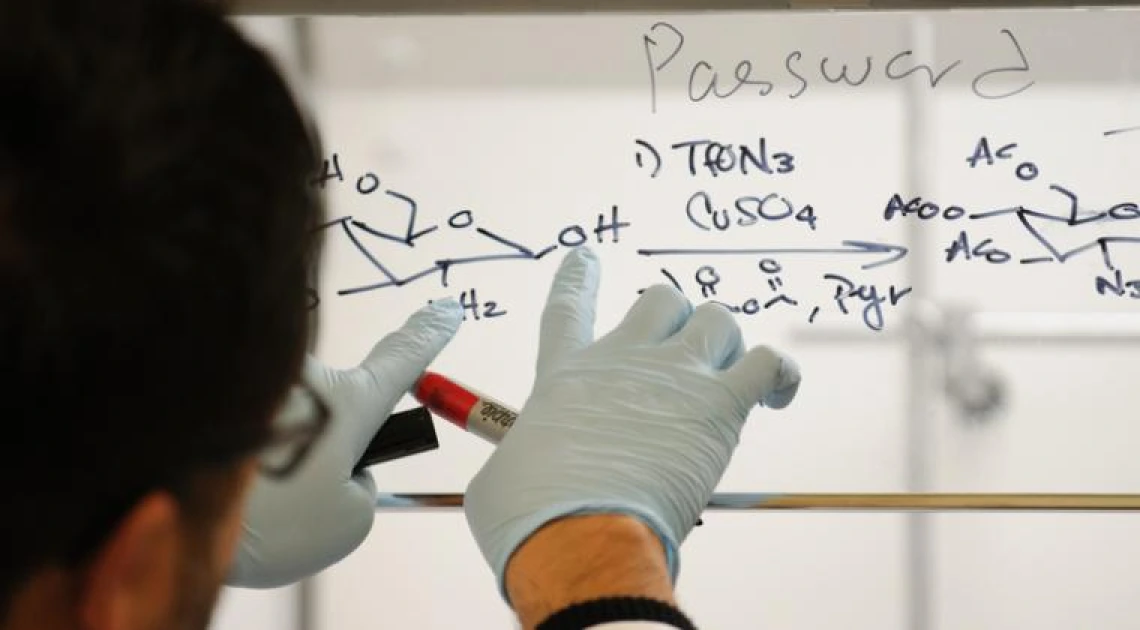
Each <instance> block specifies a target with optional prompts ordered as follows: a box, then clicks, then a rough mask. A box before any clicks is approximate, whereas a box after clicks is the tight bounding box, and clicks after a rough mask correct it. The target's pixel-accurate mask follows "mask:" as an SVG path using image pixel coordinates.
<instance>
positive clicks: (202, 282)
mask: <svg viewBox="0 0 1140 630" xmlns="http://www.w3.org/2000/svg"><path fill="white" fill-rule="evenodd" d="M315 151H316V150H315V148H314V146H313V144H312V142H311V140H310V136H309V130H308V129H307V127H306V125H305V121H304V119H303V117H302V116H301V115H300V113H299V112H298V110H297V108H296V106H295V103H294V101H293V100H292V98H291V96H290V94H289V92H288V89H287V87H286V86H285V84H284V83H283V82H282V79H281V78H280V76H279V74H278V73H277V72H276V71H275V69H274V68H273V66H272V64H271V63H270V62H269V60H268V59H267V58H266V56H264V55H263V54H262V53H260V52H259V51H257V50H256V49H254V48H252V47H251V46H250V45H249V44H247V43H246V42H245V41H244V40H243V39H242V38H241V37H240V36H239V34H238V33H237V32H236V31H235V30H234V29H233V28H232V26H230V25H229V24H228V23H227V22H226V21H225V20H224V19H223V18H222V17H221V16H219V15H217V14H216V12H215V11H214V10H212V9H211V8H210V5H209V4H207V3H204V2H198V1H190V0H114V1H106V0H34V1H28V2H4V3H2V4H0V366H2V367H0V421H2V422H3V425H2V426H3V430H4V433H3V435H2V436H0V514H2V515H3V516H2V517H0V518H2V523H3V524H2V525H0V527H2V532H3V535H2V538H3V543H2V544H3V546H4V552H3V555H2V556H0V598H2V600H3V602H7V600H9V599H10V596H11V594H12V592H13V591H14V590H16V589H18V588H19V586H20V584H22V583H23V582H24V581H26V580H27V579H28V578H29V576H31V575H33V574H35V573H36V572H37V571H39V570H41V569H42V568H43V567H47V566H56V567H65V568H66V567H74V566H80V565H82V563H83V562H84V561H85V560H86V559H87V558H89V557H90V556H91V555H92V554H93V553H94V552H95V551H97V550H98V549H99V547H100V545H101V544H102V541H104V540H105V539H106V537H107V536H108V534H109V532H111V531H113V530H114V528H115V527H116V525H117V523H118V520H119V519H121V518H122V517H123V515H124V513H125V512H127V511H128V510H129V509H130V507H131V506H132V505H133V504H134V503H135V502H137V501H138V500H139V498H140V497H142V496H144V495H146V494H147V493H149V492H152V491H155V490H163V489H166V490H170V491H171V492H172V493H173V494H174V496H176V497H178V498H179V500H180V501H181V500H183V499H185V502H184V503H185V506H192V505H193V503H194V502H193V501H191V500H190V499H189V498H186V497H185V496H182V495H180V494H179V493H180V492H182V491H183V490H184V489H185V488H188V487H190V486H191V485H192V483H191V482H192V480H193V478H194V477H195V475H197V474H199V473H204V472H206V471H208V470H209V469H210V467H212V466H226V465H231V464H233V463H234V462H235V461H238V460H239V459H240V458H242V457H243V456H248V455H250V454H252V453H253V452H254V451H255V450H256V449H257V448H258V446H259V445H260V444H261V443H262V441H263V440H264V439H265V438H266V435H267V432H268V430H269V421H270V419H271V416H272V414H273V412H274V411H275V409H276V408H277V405H278V404H279V403H280V401H281V399H282V396H283V394H284V392H285V391H286V389H287V387H288V386H289V385H290V383H291V382H293V381H294V380H295V379H296V376H297V374H298V370H299V367H300V361H301V359H302V357H303V352H304V346H305V334H306V328H307V327H306V313H307V305H306V298H307V295H306V288H305V281H306V276H307V273H308V271H309V265H310V262H311V258H312V256H313V255H314V254H315V251H314V248H313V238H314V231H313V228H314V226H315V225H316V224H317V222H318V221H319V220H320V217H319V205H318V203H317V202H316V201H315V199H314V196H313V194H312V188H311V187H310V186H309V185H308V177H309V176H311V175H312V173H313V171H314V167H315V164H316V162H317V159H318V156H317V155H316V154H315ZM185 506H184V507H185ZM186 511H187V513H188V514H192V512H193V508H192V507H186ZM0 608H2V606H0ZM2 619H3V611H2V610H0V620H2ZM0 625H2V621H0Z"/></svg>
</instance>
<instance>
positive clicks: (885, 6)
mask: <svg viewBox="0 0 1140 630" xmlns="http://www.w3.org/2000/svg"><path fill="white" fill-rule="evenodd" d="M231 5H232V6H233V7H234V10H235V12H236V13H238V14H242V15H432V14H463V13H483V14H492V13H520V14H535V13H582V12H587V13H664V12H669V13H673V12H677V13H688V12H709V11H821V10H822V11H829V10H847V11H866V10H872V11H908V10H931V9H975V10H987V9H1030V8H1055V9H1065V8H1121V7H1129V6H1138V5H1140V1H1138V2H1130V1H1117V2H1112V1H1109V2H1103V1H1102V2H1093V3H1082V2H1073V1H1071V0H605V1H601V0H234V1H233V2H231Z"/></svg>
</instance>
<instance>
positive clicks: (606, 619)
mask: <svg viewBox="0 0 1140 630" xmlns="http://www.w3.org/2000/svg"><path fill="white" fill-rule="evenodd" d="M616 621H654V622H657V623H665V624H669V625H671V626H673V627H675V628H679V629H680V630H697V627H696V626H695V625H693V622H692V621H689V618H688V617H686V616H685V614H684V613H682V612H681V611H680V610H678V609H677V608H675V607H673V606H671V605H669V604H666V603H665V602H662V601H659V600H656V599H650V598H648V597H605V598H602V599H594V600H591V601H588V602H581V603H578V604H573V605H571V606H568V607H566V608H563V609H562V610H560V611H558V612H556V613H554V614H553V615H551V616H550V617H547V618H546V620H545V621H543V622H542V623H540V624H538V626H537V628H536V630H584V629H585V628H590V627H592V626H597V625H601V624H603V623H613V622H616Z"/></svg>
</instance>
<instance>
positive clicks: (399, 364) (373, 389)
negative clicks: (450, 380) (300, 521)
mask: <svg viewBox="0 0 1140 630" xmlns="http://www.w3.org/2000/svg"><path fill="white" fill-rule="evenodd" d="M462 322H463V308H462V307H461V306H460V305H459V303H458V302H456V301H455V300H454V299H453V298H446V299H443V300H436V301H435V302H432V303H431V304H429V305H427V306H425V307H423V308H421V309H419V310H418V311H416V312H415V313H413V314H412V316H411V317H409V318H408V320H407V321H406V322H405V323H404V325H403V326H401V327H400V328H399V329H397V330H395V331H393V332H391V333H389V334H387V335H385V336H384V338H382V339H381V340H380V341H378V342H377V343H376V345H375V346H373V348H372V351H371V352H369V353H368V358H366V359H365V360H364V362H363V363H361V364H360V367H359V368H357V369H359V370H363V371H364V372H365V373H366V374H368V375H369V376H370V377H371V378H366V379H361V380H359V381H357V382H359V383H360V384H359V385H356V383H355V382H354V383H353V384H354V385H355V386H357V387H366V388H370V389H369V390H368V391H359V392H356V395H357V396H360V397H363V398H366V399H377V403H378V406H381V407H383V406H392V405H395V404H396V403H397V402H398V401H399V399H400V397H401V396H403V395H404V394H405V393H407V392H408V391H409V390H410V389H411V388H412V387H413V386H414V385H415V383H416V381H417V380H418V379H419V378H420V376H422V375H423V373H424V371H425V370H427V368H428V365H430V364H431V362H432V361H434V360H435V358H436V356H438V355H439V353H440V352H442V351H443V348H444V347H445V346H446V345H447V344H448V342H450V341H451V339H452V337H454V336H455V333H456V331H457V330H459V325H460V324H461V323H462ZM344 380H346V381H355V379H344ZM383 411H384V410H377V413H365V414H363V415H364V417H358V418H353V419H352V422H351V424H352V428H351V431H352V444H353V445H354V447H355V448H356V449H357V450H358V451H359V452H357V453H356V456H357V457H359V456H360V455H362V454H363V453H364V449H365V448H367V446H368V442H369V441H371V440H372V437H373V436H375V435H376V432H377V431H379V430H380V427H381V426H383V424H384V422H385V421H386V420H387V419H388V415H387V413H385V412H383Z"/></svg>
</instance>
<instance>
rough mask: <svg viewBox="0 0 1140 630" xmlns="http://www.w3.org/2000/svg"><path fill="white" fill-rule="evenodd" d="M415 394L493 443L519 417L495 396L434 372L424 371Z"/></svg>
mask: <svg viewBox="0 0 1140 630" xmlns="http://www.w3.org/2000/svg"><path fill="white" fill-rule="evenodd" d="M413 394H414V396H415V398H416V400H418V401H419V402H420V404H421V405H423V406H424V407H427V408H428V410H429V411H431V412H432V413H434V414H436V415H437V416H439V417H441V418H443V419H445V420H447V421H448V422H451V423H452V424H454V425H456V426H458V427H460V428H461V429H463V430H464V431H467V432H468V433H474V434H475V435H478V436H479V437H481V438H483V439H484V440H487V441H488V442H490V443H492V444H498V443H499V442H500V441H501V440H502V439H503V436H505V435H506V434H507V431H508V430H510V428H511V426H512V425H513V424H514V423H515V419H517V418H518V417H519V413H518V412H517V411H515V410H514V409H511V408H510V407H508V406H506V405H504V404H503V403H501V402H499V401H497V400H495V399H494V398H491V397H489V396H485V395H483V394H482V393H480V392H477V391H475V390H472V389H471V388H469V387H465V386H463V385H460V384H458V383H456V382H455V381H453V380H451V379H449V378H447V377H446V376H443V375H441V374H436V373H435V372H426V373H424V375H423V376H422V377H421V378H420V380H419V382H418V383H416V387H415V390H414V391H413Z"/></svg>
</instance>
